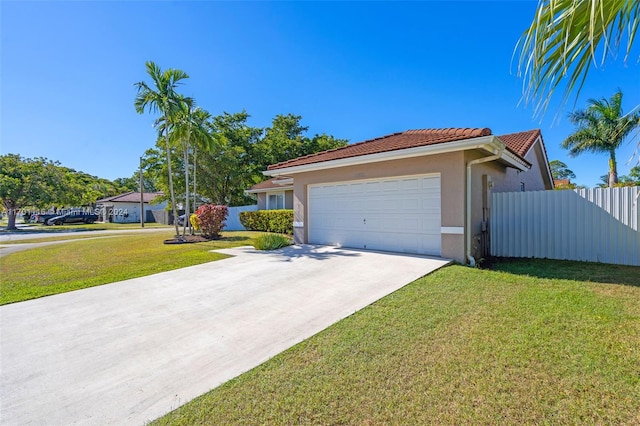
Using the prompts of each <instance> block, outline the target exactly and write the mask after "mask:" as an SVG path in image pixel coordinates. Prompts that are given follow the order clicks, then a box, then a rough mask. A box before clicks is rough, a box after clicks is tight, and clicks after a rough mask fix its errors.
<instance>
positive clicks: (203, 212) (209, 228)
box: [195, 204, 229, 239]
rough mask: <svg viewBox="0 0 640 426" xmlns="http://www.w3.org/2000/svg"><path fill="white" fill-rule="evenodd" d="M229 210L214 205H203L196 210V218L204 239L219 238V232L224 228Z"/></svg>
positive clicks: (225, 207)
mask: <svg viewBox="0 0 640 426" xmlns="http://www.w3.org/2000/svg"><path fill="white" fill-rule="evenodd" d="M228 214H229V208H228V207H227V206H217V205H215V204H204V205H202V206H200V207H198V209H197V210H196V213H195V215H196V217H197V222H198V226H199V227H200V231H201V232H202V236H203V237H205V238H212V239H215V238H220V231H222V228H224V225H225V221H226V220H227V215H228Z"/></svg>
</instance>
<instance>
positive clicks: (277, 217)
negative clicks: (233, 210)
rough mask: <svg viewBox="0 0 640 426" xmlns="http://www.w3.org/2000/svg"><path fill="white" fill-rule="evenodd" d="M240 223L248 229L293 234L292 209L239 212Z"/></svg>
mask: <svg viewBox="0 0 640 426" xmlns="http://www.w3.org/2000/svg"><path fill="white" fill-rule="evenodd" d="M240 223H242V226H244V227H245V228H246V229H247V230H249V231H263V232H275V233H278V234H288V235H293V210H258V211H254V212H241V213H240Z"/></svg>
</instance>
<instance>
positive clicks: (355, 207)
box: [309, 175, 440, 255]
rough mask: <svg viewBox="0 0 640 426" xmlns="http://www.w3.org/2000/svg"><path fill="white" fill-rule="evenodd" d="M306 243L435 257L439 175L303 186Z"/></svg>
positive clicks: (437, 247) (438, 247) (437, 246)
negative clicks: (306, 198) (306, 202)
mask: <svg viewBox="0 0 640 426" xmlns="http://www.w3.org/2000/svg"><path fill="white" fill-rule="evenodd" d="M309 242H310V243H314V244H332V245H342V246H345V247H355V248H368V249H377V250H387V251H398V252H407V253H421V254H434V255H439V254H440V177H439V176H433V175H430V176H417V177H408V178H387V179H381V180H378V181H357V182H345V183H338V184H324V185H317V186H310V187H309Z"/></svg>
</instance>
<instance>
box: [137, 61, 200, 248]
mask: <svg viewBox="0 0 640 426" xmlns="http://www.w3.org/2000/svg"><path fill="white" fill-rule="evenodd" d="M145 65H146V67H147V74H149V76H150V77H151V79H152V80H153V86H154V87H153V88H152V87H151V86H149V85H148V84H147V83H145V82H144V81H141V82H139V83H135V86H136V87H137V88H138V94H137V95H136V98H135V101H134V105H135V108H136V111H137V112H138V114H144V112H145V111H146V110H149V111H150V112H153V113H157V112H159V113H160V118H159V120H158V121H157V122H156V124H158V123H159V122H160V123H164V126H162V127H160V128H159V133H160V134H162V133H164V137H165V143H166V150H167V168H168V173H169V192H170V193H171V207H172V208H173V217H174V225H175V227H176V235H179V234H180V231H179V230H178V221H177V218H178V213H177V210H176V197H175V193H174V190H173V174H172V171H171V144H170V142H169V133H170V127H171V125H172V119H173V117H174V116H175V115H176V114H177V113H178V112H179V111H180V108H181V103H182V101H183V98H181V96H180V95H179V94H178V93H177V91H176V89H177V87H178V85H180V84H181V83H180V81H181V80H184V79H186V78H189V76H188V75H187V73H185V72H184V71H181V70H178V69H173V68H169V69H167V70H165V71H162V70H161V69H160V67H158V66H157V65H156V64H155V63H154V62H152V61H147V62H146V64H145Z"/></svg>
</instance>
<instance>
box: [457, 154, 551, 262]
mask: <svg viewBox="0 0 640 426" xmlns="http://www.w3.org/2000/svg"><path fill="white" fill-rule="evenodd" d="M484 156H485V154H481V153H479V152H477V151H466V152H465V161H466V162H469V161H472V160H475V159H477V158H481V157H484ZM525 159H526V160H527V161H528V162H530V163H531V168H530V169H529V170H527V171H524V172H523V171H519V170H516V169H514V168H511V167H506V166H505V165H504V164H503V163H501V162H498V161H492V162H488V163H481V164H477V165H474V166H471V232H472V234H471V235H472V255H473V256H474V257H475V258H476V259H478V258H479V257H480V256H481V255H480V253H479V251H478V249H479V242H480V241H479V237H480V234H481V233H482V223H483V221H485V220H486V222H487V225H486V226H488V227H489V231H490V228H491V224H490V223H489V218H490V215H491V211H490V207H491V206H490V203H487V205H486V206H485V205H484V203H483V196H485V194H484V192H485V189H484V188H483V180H482V179H483V175H487V176H488V177H489V179H490V180H491V182H492V185H493V187H492V188H490V189H489V190H488V192H487V193H486V197H487V198H488V199H489V200H490V197H491V192H517V191H520V188H521V183H524V185H525V188H524V189H525V191H543V190H545V189H552V184H551V181H550V179H549V176H548V174H547V173H545V168H546V167H547V166H546V165H545V162H546V160H545V156H544V154H543V151H542V146H541V145H540V144H539V143H537V142H536V143H535V144H534V145H533V146H532V147H531V149H530V150H529V152H528V153H527V154H526V155H525Z"/></svg>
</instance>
